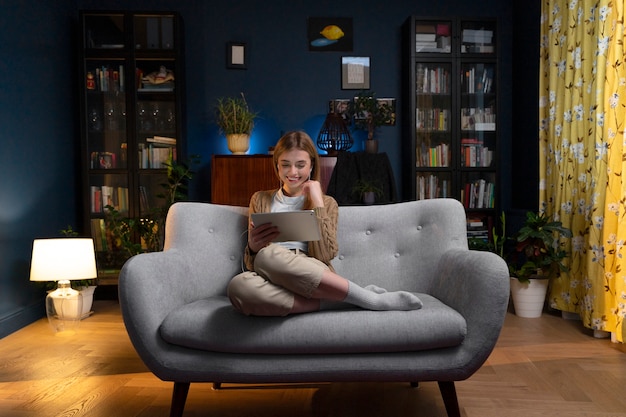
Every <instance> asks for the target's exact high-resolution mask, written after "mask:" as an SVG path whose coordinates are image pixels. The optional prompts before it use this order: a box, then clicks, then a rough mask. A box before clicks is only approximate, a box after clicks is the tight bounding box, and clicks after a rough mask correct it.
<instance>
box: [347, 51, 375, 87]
mask: <svg viewBox="0 0 626 417" xmlns="http://www.w3.org/2000/svg"><path fill="white" fill-rule="evenodd" d="M368 88H370V58H369V57H357V56H344V57H341V89H342V90H367V89H368Z"/></svg>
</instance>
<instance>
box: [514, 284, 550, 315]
mask: <svg viewBox="0 0 626 417" xmlns="http://www.w3.org/2000/svg"><path fill="white" fill-rule="evenodd" d="M547 291H548V279H531V280H530V282H526V283H524V282H519V280H518V279H517V278H513V277H511V297H512V298H513V307H514V308H515V315H517V316H519V317H525V318H537V317H541V313H542V312H543V306H544V303H545V300H546V293H547Z"/></svg>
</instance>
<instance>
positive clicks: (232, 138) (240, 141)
mask: <svg viewBox="0 0 626 417" xmlns="http://www.w3.org/2000/svg"><path fill="white" fill-rule="evenodd" d="M226 141H227V143H228V150H229V151H231V152H232V153H233V154H234V155H244V154H245V153H246V152H247V151H248V149H249V148H250V135H248V134H246V133H231V134H229V135H226Z"/></svg>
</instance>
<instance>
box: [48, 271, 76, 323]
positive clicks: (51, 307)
mask: <svg viewBox="0 0 626 417" xmlns="http://www.w3.org/2000/svg"><path fill="white" fill-rule="evenodd" d="M82 311H83V296H82V294H81V293H80V292H79V291H76V290H74V289H72V287H71V285H70V281H69V280H63V281H59V283H58V287H57V289H56V290H54V291H51V292H49V293H48V295H47V296H46V315H47V316H48V323H49V324H50V327H51V328H52V331H53V332H54V333H56V334H58V335H65V334H74V333H76V331H77V330H78V326H79V325H80V319H81V316H82Z"/></svg>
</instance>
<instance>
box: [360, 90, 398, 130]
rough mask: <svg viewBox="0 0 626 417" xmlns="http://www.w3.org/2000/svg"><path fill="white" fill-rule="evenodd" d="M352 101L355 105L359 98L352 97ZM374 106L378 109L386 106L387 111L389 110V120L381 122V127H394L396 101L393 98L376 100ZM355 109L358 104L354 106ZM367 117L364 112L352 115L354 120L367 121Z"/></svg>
mask: <svg viewBox="0 0 626 417" xmlns="http://www.w3.org/2000/svg"><path fill="white" fill-rule="evenodd" d="M353 100H354V102H355V103H357V102H358V101H359V97H354V99H353ZM376 106H377V107H379V108H380V107H382V106H387V107H389V110H390V112H389V118H388V119H387V120H385V121H384V122H383V124H382V126H395V125H396V99H395V98H377V99H376ZM356 107H358V104H356ZM368 115H369V112H368V111H366V110H364V111H361V112H359V113H356V114H355V115H354V120H365V119H367V116H368Z"/></svg>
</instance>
